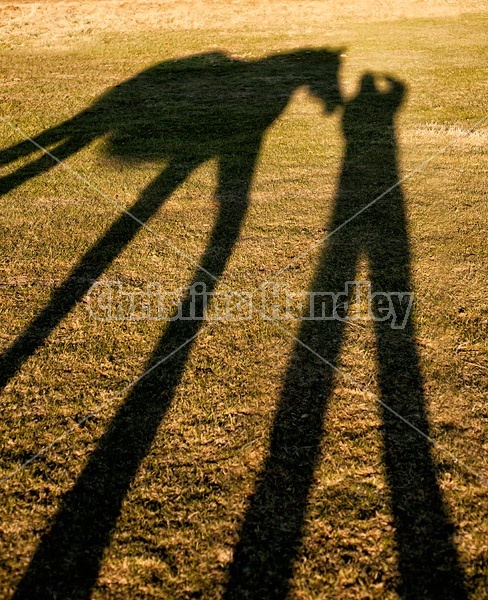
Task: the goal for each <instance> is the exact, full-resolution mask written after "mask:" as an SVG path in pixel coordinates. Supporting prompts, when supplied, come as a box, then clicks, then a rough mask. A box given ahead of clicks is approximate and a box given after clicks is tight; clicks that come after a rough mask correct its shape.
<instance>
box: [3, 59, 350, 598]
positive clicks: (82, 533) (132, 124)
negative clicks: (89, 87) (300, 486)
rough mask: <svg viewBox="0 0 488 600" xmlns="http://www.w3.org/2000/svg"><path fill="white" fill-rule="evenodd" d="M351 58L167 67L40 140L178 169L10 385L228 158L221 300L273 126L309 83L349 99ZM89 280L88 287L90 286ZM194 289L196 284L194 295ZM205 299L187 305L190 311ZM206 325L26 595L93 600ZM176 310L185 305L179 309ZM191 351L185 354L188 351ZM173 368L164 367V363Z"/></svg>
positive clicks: (95, 460)
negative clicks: (344, 74)
mask: <svg viewBox="0 0 488 600" xmlns="http://www.w3.org/2000/svg"><path fill="white" fill-rule="evenodd" d="M339 63H340V58H339V54H338V53H337V52H331V51H329V50H301V51H296V52H291V53H286V54H281V55H275V56H270V57H268V58H265V59H262V60H259V61H254V62H245V61H237V60H232V59H230V58H228V57H227V56H225V55H223V54H220V53H212V54H205V55H200V56H197V57H192V58H188V59H181V60H177V61H172V62H168V63H162V64H159V65H157V66H155V67H153V68H151V69H148V70H147V71H145V72H143V73H141V74H140V75H138V76H137V77H135V78H133V79H131V80H129V81H127V82H125V83H123V84H122V85H120V86H118V87H117V88H115V89H113V90H111V91H109V92H108V93H107V94H106V95H105V96H103V97H102V98H101V99H100V100H99V101H98V102H97V103H95V104H94V105H93V106H91V107H90V108H88V109H87V110H86V111H83V112H82V113H80V114H79V115H77V116H75V117H74V118H73V119H70V120H69V121H66V122H64V123H62V124H61V125H59V126H57V127H54V128H52V129H50V130H48V131H46V132H44V133H41V134H40V135H39V136H37V137H36V138H34V142H35V143H36V144H38V145H39V146H42V147H44V148H46V147H47V148H49V149H50V151H51V152H52V155H54V156H56V157H57V158H58V159H59V160H64V159H66V158H67V157H68V156H70V155H71V154H73V152H75V151H77V150H79V149H81V148H82V147H84V146H86V145H87V144H88V143H90V142H91V141H92V140H94V139H96V138H98V137H100V136H103V135H108V136H109V139H108V142H109V151H110V152H111V154H114V155H117V156H121V157H126V158H144V156H145V154H146V153H147V154H153V153H154V152H157V153H158V155H159V156H160V157H167V158H168V159H169V166H168V167H167V168H166V169H165V170H164V171H163V172H162V173H161V174H160V175H159V176H158V177H157V178H156V180H155V181H153V182H152V183H151V184H150V185H149V186H148V188H147V189H145V190H144V191H143V192H142V194H141V196H140V197H139V198H138V200H137V201H136V202H135V204H134V205H133V206H132V207H131V209H130V213H131V214H130V215H128V214H127V213H124V214H122V215H121V216H120V217H119V218H118V219H117V220H116V221H115V222H114V223H113V225H112V226H111V227H110V228H109V230H108V231H107V233H106V234H105V235H104V236H103V238H101V239H100V240H99V241H97V242H96V243H95V244H94V245H93V247H92V248H91V249H90V250H89V251H88V252H87V253H86V254H85V255H84V256H83V257H82V259H81V260H80V261H79V262H78V264H77V265H76V266H75V267H74V268H73V270H72V271H71V274H70V276H69V277H68V278H67V279H66V281H65V282H64V283H63V284H62V285H61V286H60V287H59V288H58V289H57V290H56V291H55V292H54V294H53V296H52V299H51V301H50V302H49V304H48V306H46V308H45V309H44V310H43V311H42V312H41V313H40V314H39V316H37V317H36V318H35V319H34V320H33V321H32V322H31V323H30V324H29V326H28V327H27V328H26V330H25V332H24V333H23V334H22V335H21V336H19V338H18V339H17V340H16V341H15V342H14V343H13V345H12V346H11V347H10V349H9V350H8V351H7V352H6V353H5V354H4V356H3V358H2V359H1V361H0V372H1V384H3V385H5V383H6V382H7V381H8V380H9V378H10V377H12V376H13V375H14V374H15V372H16V371H17V370H18V369H19V368H20V367H21V365H22V364H23V362H24V361H25V360H26V359H27V358H28V356H29V355H31V354H32V353H33V352H34V351H35V350H36V349H37V348H38V347H39V346H41V345H42V343H43V342H44V340H45V339H46V338H47V336H48V335H49V333H50V332H51V331H52V330H53V329H54V328H55V327H56V326H57V324H58V323H59V322H60V321H61V320H62V318H63V317H64V316H65V315H66V314H67V313H68V312H69V311H70V310H71V308H72V307H73V306H74V305H75V303H76V302H77V301H79V300H80V299H81V298H82V297H83V295H84V294H85V293H86V292H87V291H88V289H89V287H90V285H91V282H90V280H93V279H97V278H98V277H99V276H100V275H101V274H102V273H103V271H104V270H105V269H106V268H107V267H108V266H109V265H110V263H111V262H112V261H113V260H114V259H115V258H116V257H117V255H118V254H119V253H120V252H121V251H122V250H123V248H124V247H125V246H126V245H127V244H128V243H129V242H130V241H131V240H132V239H133V238H134V236H135V234H136V233H137V231H138V230H139V229H140V228H141V227H142V226H143V224H145V223H146V222H147V221H148V220H149V219H150V218H151V217H152V216H153V215H154V214H155V213H156V211H157V210H158V209H159V208H160V206H161V205H162V203H163V202H164V200H165V199H166V198H168V197H169V196H170V194H171V193H172V192H173V191H174V190H175V188H176V187H177V186H178V185H179V184H181V183H182V182H183V181H184V180H185V178H186V177H187V176H188V175H189V174H190V173H191V172H192V171H193V170H194V169H195V168H196V167H197V166H198V165H199V164H201V163H202V162H204V161H206V160H208V159H210V158H213V157H217V158H218V161H219V175H218V189H217V200H218V202H219V213H218V216H217V218H216V222H215V225H214V228H213V231H212V233H211V237H210V241H209V243H208V245H207V248H206V250H205V251H204V253H203V255H202V257H201V260H200V268H199V270H197V271H196V273H195V274H194V279H193V281H194V283H197V282H201V283H204V284H205V285H206V290H207V292H208V293H211V292H212V291H213V290H214V289H215V286H216V284H217V282H218V281H219V278H220V277H221V275H222V273H223V272H224V269H225V265H226V263H227V261H228V259H229V257H230V255H231V253H232V249H233V247H234V245H235V243H236V241H237V239H238V236H239V231H240V228H241V225H242V222H243V219H244V216H245V214H246V209H247V206H248V202H249V189H250V185H251V179H252V176H253V172H254V169H255V163H256V159H257V157H258V153H259V149H260V145H261V142H262V139H263V136H264V133H265V131H266V129H267V128H268V127H269V126H270V125H271V124H272V123H273V121H274V120H275V119H276V118H277V117H278V116H279V115H280V113H281V112H282V111H283V110H284V108H285V107H286V105H287V103H288V101H289V99H290V96H291V94H292V92H293V91H294V90H295V89H296V88H298V87H301V86H307V87H308V88H309V89H310V91H311V92H312V93H313V94H314V95H315V96H317V97H318V98H319V99H321V100H322V101H323V103H324V105H325V107H326V108H327V110H329V111H332V110H333V109H334V108H335V107H336V106H338V105H339V104H340V102H341V98H340V94H339V86H338V69H339ZM33 149H35V147H34V146H33V145H32V142H28V141H26V142H22V143H20V144H17V145H16V146H14V147H12V148H9V149H6V150H4V151H3V152H2V153H0V164H1V163H3V164H5V163H8V162H11V161H13V160H15V159H16V158H19V157H21V156H27V155H30V153H31V152H32V151H33ZM55 164H56V161H55V160H53V158H52V157H50V156H48V155H44V156H41V157H40V158H38V159H37V160H35V161H33V162H31V163H30V164H28V165H26V166H25V167H22V168H20V169H18V170H17V171H15V172H14V173H12V174H11V175H7V176H5V177H4V178H3V179H1V180H0V189H1V190H2V191H3V193H6V192H7V191H9V190H10V189H13V188H14V187H15V186H17V185H19V184H21V183H22V182H23V181H25V180H27V179H29V178H30V177H32V176H34V175H37V174H40V173H42V172H45V171H47V170H48V169H50V168H51V167H53V166H54V165H55ZM84 281H86V282H87V283H84ZM191 287H192V286H190V288H191ZM192 303H193V296H192V295H191V294H190V293H189V294H188V295H187V296H186V297H185V298H184V299H183V301H182V308H181V314H190V312H189V310H190V308H191V304H192ZM192 308H193V309H194V310H196V315H195V316H196V317H197V318H196V319H192V320H181V319H175V320H172V321H171V322H170V323H169V325H168V327H167V329H166V330H165V333H164V335H163V336H162V338H161V339H160V341H159V343H158V344H157V346H156V348H155V349H154V352H153V355H152V357H151V358H150V359H149V361H148V363H147V370H152V372H151V374H150V375H149V376H146V377H144V378H142V379H140V380H139V381H138V382H137V383H136V384H135V385H134V386H133V388H132V389H131V391H130V393H129V394H128V397H127V399H126V400H125V402H124V404H123V406H122V407H121V409H120V410H119V411H118V412H117V414H116V416H115V417H114V418H113V420H112V421H111V423H110V425H109V427H108V429H107V431H106V433H105V434H104V435H103V436H102V438H101V439H100V441H99V443H98V446H97V448H96V449H95V451H94V452H93V453H92V455H91V456H90V458H89V460H88V462H87V464H86V466H85V467H84V469H83V471H82V473H81V475H80V476H79V478H78V480H77V481H76V483H75V485H74V487H73V489H72V490H71V491H69V492H68V493H67V494H66V495H65V497H64V498H63V502H62V506H61V508H60V510H59V511H58V513H57V515H56V516H55V517H54V523H53V525H52V527H51V529H50V530H49V531H48V532H47V533H46V534H45V535H44V536H43V538H42V540H41V542H40V545H39V547H38V549H37V551H36V553H35V555H34V556H33V558H32V560H31V562H30V564H29V566H28V568H27V571H26V573H25V575H24V577H23V579H22V580H21V582H20V583H19V585H18V587H17V590H16V594H15V598H17V599H19V598H36V599H41V598H53V597H62V598H88V597H89V596H90V595H91V590H92V589H93V586H94V584H95V582H96V580H97V576H98V571H99V567H100V561H101V558H102V554H103V550H104V548H105V547H106V546H107V545H108V544H109V541H110V535H111V532H112V530H113V528H114V526H115V523H116V520H117V517H118V515H119V513H120V510H121V505H122V502H123V499H124V497H125V495H126V493H127V490H128V488H129V486H130V484H131V482H132V481H133V479H134V477H135V474H136V472H137V469H138V467H139V465H140V463H141V461H142V460H143V458H144V456H145V455H146V454H147V452H148V451H149V448H150V446H151V443H152V441H153V439H154V436H155V434H156V431H157V429H158V427H159V425H160V423H161V420H162V419H163V417H164V415H165V412H166V410H167V408H168V407H169V404H170V402H171V399H172V397H173V395H174V391H175V388H176V386H177V385H178V383H179V381H180V378H181V374H182V372H183V370H184V366H185V363H186V359H187V357H188V354H189V351H190V348H191V342H192V340H193V339H194V338H195V337H196V335H197V334H198V332H199V330H200V328H201V325H202V320H201V317H202V316H203V315H202V310H203V309H202V307H201V306H200V307H195V306H193V307H192ZM175 309H176V307H175ZM182 346H183V347H182ZM172 353H174V354H173V356H171V360H170V361H169V362H166V363H165V364H164V365H162V366H160V367H158V369H153V367H154V365H156V364H157V363H158V361H159V360H160V359H161V357H167V356H170V355H171V354H172Z"/></svg>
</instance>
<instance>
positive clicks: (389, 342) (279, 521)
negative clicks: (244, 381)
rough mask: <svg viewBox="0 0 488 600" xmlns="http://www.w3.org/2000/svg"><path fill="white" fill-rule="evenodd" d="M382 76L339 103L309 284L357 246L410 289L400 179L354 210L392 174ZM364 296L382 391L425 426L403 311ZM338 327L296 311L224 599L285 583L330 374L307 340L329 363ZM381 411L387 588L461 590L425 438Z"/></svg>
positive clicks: (432, 592)
mask: <svg viewBox="0 0 488 600" xmlns="http://www.w3.org/2000/svg"><path fill="white" fill-rule="evenodd" d="M389 86H390V89H389V90H388V91H386V92H381V91H379V90H378V89H377V86H376V81H375V79H374V78H373V77H372V76H371V75H365V76H364V77H363V80H362V85H361V89H360V92H359V94H358V95H357V97H356V98H355V99H353V100H352V101H351V102H349V103H348V104H347V105H346V107H345V110H344V115H343V129H344V135H345V138H346V152H345V157H344V164H343V169H342V173H341V179H340V183H339V190H338V194H337V198H336V203H335V207H334V212H333V216H332V222H331V225H330V227H329V228H328V229H329V231H332V232H334V230H336V229H337V228H338V227H340V229H339V230H338V231H337V232H336V233H334V234H333V235H332V236H331V238H330V240H329V241H328V244H327V247H326V248H325V249H324V253H323V255H322V259H321V261H320V264H319V267H318V270H317V273H316V276H315V278H314V281H313V284H312V288H311V289H312V290H313V291H317V292H318V291H320V292H327V293H328V292H334V293H341V292H344V289H345V284H346V282H348V281H353V280H354V276H355V271H356V265H357V262H358V259H359V256H360V254H361V253H364V254H365V255H366V256H367V257H368V258H369V261H370V270H371V284H372V290H373V291H375V292H397V293H402V292H405V293H409V292H410V291H411V290H410V276H409V271H410V252H409V242H408V235H407V223H406V218H405V211H404V200H403V194H402V191H401V188H400V186H397V187H396V188H395V189H394V190H392V191H391V192H390V193H389V194H387V195H385V196H384V197H382V198H381V199H379V200H378V202H376V204H374V206H371V207H370V208H368V209H367V210H365V211H364V212H361V214H358V213H359V212H360V211H361V209H362V208H364V207H365V206H366V205H367V204H368V203H369V202H371V200H373V199H374V198H375V197H377V196H379V195H380V194H381V193H382V192H384V191H385V190H387V189H389V188H390V186H391V185H392V184H394V183H395V182H397V181H398V180H399V178H398V169H397V164H396V162H397V144H396V140H395V129H394V115H395V113H396V112H397V110H398V107H399V106H400V103H401V100H402V98H403V95H404V88H403V86H402V84H400V83H399V82H397V81H395V80H393V79H389ZM346 222H347V223H346ZM342 225H344V226H343V227H341V226H342ZM375 298H377V300H376V301H375V306H374V310H375V311H376V316H377V322H376V338H377V347H378V352H377V360H378V371H379V375H378V377H379V384H380V390H381V401H382V402H383V403H384V404H385V405H387V406H389V407H390V408H391V409H393V410H394V411H396V412H397V413H398V414H400V415H402V416H403V417H404V418H405V419H407V420H409V421H410V422H412V424H414V425H415V427H418V429H420V430H421V431H423V432H424V433H425V434H426V435H429V423H428V419H427V414H426V409H425V402H424V397H423V383H422V376H421V373H420V368H419V361H418V356H417V351H416V347H415V341H414V339H415V338H414V336H415V332H414V327H413V323H412V318H411V316H409V315H408V314H405V315H404V317H405V318H404V319H403V322H404V328H403V329H400V328H398V329H395V328H393V327H392V322H391V319H390V320H389V321H388V322H387V321H386V320H383V321H380V318H382V315H384V306H382V305H381V304H380V300H379V299H380V298H381V295H377V296H375ZM321 301H322V300H321ZM317 308H319V307H317ZM397 308H398V310H399V311H401V310H402V308H401V307H397ZM319 313H320V311H319V310H317V313H316V314H319ZM397 316H398V317H400V316H401V315H397ZM343 332H344V324H343V322H342V321H341V320H327V321H319V320H304V321H303V322H302V325H301V328H300V332H299V334H298V337H299V340H300V342H301V343H300V344H297V345H296V347H295V350H294V352H293V354H292V357H291V360H290V364H289V368H288V371H287V374H286V377H285V381H284V384H283V390H282V394H281V400H280V404H279V407H278V409H277V412H276V417H275V420H274V424H273V428H272V431H271V439H270V445H269V450H268V455H267V458H266V461H265V464H264V467H263V469H262V472H261V474H260V475H259V476H258V480H257V483H256V487H255V491H254V494H253V495H252V497H251V498H250V502H249V507H248V509H247V512H246V515H245V518H244V522H243V525H242V528H241V531H240V537H239V541H238V544H237V546H236V549H235V553H234V560H233V563H232V565H231V567H230V571H229V581H228V585H227V590H226V594H225V598H226V599H227V600H230V599H232V600H237V599H239V600H243V599H246V598H252V599H256V598H263V599H267V600H269V599H278V598H280V599H281V598H285V597H287V596H288V594H289V592H290V589H291V585H292V577H293V564H294V561H295V559H296V558H297V556H298V553H299V552H300V544H301V541H302V536H303V527H304V522H305V518H306V512H307V504H308V501H309V495H310V489H311V486H312V485H313V481H314V471H315V468H316V465H317V462H318V461H319V459H320V442H321V437H322V434H323V423H324V417H325V415H326V411H327V403H328V399H329V397H330V395H331V392H332V389H333V384H334V380H335V378H336V377H339V375H336V374H335V373H334V370H333V369H332V368H330V367H327V366H323V368H319V367H318V366H317V364H316V361H313V356H312V355H311V353H310V351H309V350H308V349H307V348H311V349H313V350H314V351H315V352H317V353H318V354H320V355H321V356H322V357H323V358H324V359H325V360H326V361H327V362H328V363H329V364H330V365H332V366H335V365H337V359H338V355H339V351H340V347H341V342H342V338H343ZM302 344H303V345H302ZM352 376H354V374H352ZM304 415H305V416H306V417H305V418H303V416H304ZM381 415H382V418H383V423H384V427H383V431H384V438H383V439H384V462H385V467H386V478H387V481H388V485H389V488H390V493H391V498H392V510H393V518H394V524H395V530H396V543H397V548H398V555H399V561H398V566H399V573H400V577H401V583H400V585H399V589H398V592H399V593H400V594H401V595H402V597H404V598H408V599H411V600H414V599H419V598H429V599H434V598H435V599H439V600H441V599H442V600H445V599H446V598H456V599H458V598H460V599H462V598H466V592H465V589H464V587H463V576H462V570H461V568H460V566H459V564H458V559H457V555H456V550H455V548H454V545H453V541H452V526H451V524H450V522H449V518H448V516H447V512H446V508H445V506H444V503H443V500H442V496H441V492H440V489H439V485H438V483H437V477H436V469H435V464H434V461H433V458H432V455H431V450H430V447H429V443H428V441H427V440H426V439H425V438H424V437H422V436H421V435H419V434H418V433H417V432H416V431H414V430H413V429H412V428H410V427H409V426H408V425H407V424H406V423H404V422H402V421H401V420H400V419H399V418H398V417H397V416H395V415H394V414H392V412H390V411H388V410H387V409H386V408H381Z"/></svg>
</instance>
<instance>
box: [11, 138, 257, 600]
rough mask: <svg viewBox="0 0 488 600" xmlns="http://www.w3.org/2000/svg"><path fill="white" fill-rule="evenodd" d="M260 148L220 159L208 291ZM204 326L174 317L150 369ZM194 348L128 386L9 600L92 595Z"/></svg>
mask: <svg viewBox="0 0 488 600" xmlns="http://www.w3.org/2000/svg"><path fill="white" fill-rule="evenodd" d="M257 152H258V144H255V145H253V146H252V149H250V150H249V152H248V153H247V154H246V155H245V158H244V157H243V155H239V156H238V157H232V156H229V155H224V156H223V157H222V159H221V162H220V175H219V177H220V179H219V189H218V193H217V195H218V198H219V201H220V213H219V215H218V217H217V222H216V224H215V227H214V231H213V233H212V236H211V240H210V243H209V245H208V247H207V250H206V251H205V253H204V255H203V257H202V260H201V266H202V267H203V269H204V270H205V271H202V270H199V271H198V272H197V273H196V274H195V279H194V282H204V283H205V284H206V286H207V291H208V292H211V291H212V290H213V289H214V288H215V286H216V284H217V282H218V280H219V278H220V276H221V275H222V273H223V271H224V268H225V265H226V263H227V261H228V259H229V257H230V255H231V253H232V249H233V247H234V244H235V243H236V240H237V238H238V236H239V231H240V228H241V225H242V222H243V219H244V216H245V214H246V209H247V205H248V194H249V186H250V182H251V177H252V173H253V169H254V164H255V159H256V157H257ZM206 271H208V272H211V273H212V274H213V275H214V278H210V277H208V276H207V275H206ZM197 297H198V296H197ZM193 302H194V297H193V296H191V295H190V294H189V295H187V296H186V297H185V298H184V300H183V301H182V308H181V314H183V315H185V314H190V313H189V309H190V305H191V304H192V303H193ZM192 308H196V311H197V312H196V316H197V317H201V316H202V314H201V311H202V307H200V308H198V307H195V306H194V304H193V306H192ZM199 313H200V314H199ZM202 323H203V321H202V320H198V319H192V320H174V321H171V322H170V323H169V325H168V328H167V330H166V332H165V333H164V335H163V337H162V338H161V340H160V342H159V344H158V345H157V347H156V349H155V351H154V353H153V356H152V358H151V359H150V361H149V362H148V364H147V368H148V369H150V368H151V367H152V366H153V365H155V364H156V363H157V362H158V361H159V360H161V358H164V357H165V356H168V355H169V354H171V352H173V351H174V350H176V349H177V348H179V347H180V346H181V345H182V344H184V343H185V342H187V341H188V340H192V339H193V338H194V337H195V336H196V335H197V334H198V331H199V329H200V328H201V326H202ZM191 347H192V343H191V342H190V343H187V344H186V345H185V346H184V347H182V348H181V349H180V350H179V351H178V352H176V353H175V354H174V356H173V357H172V358H171V359H170V360H169V361H168V362H166V363H165V364H164V365H162V366H161V367H159V368H156V369H154V371H152V372H151V374H150V375H148V376H147V377H144V378H142V379H141V380H140V381H139V382H138V383H137V384H136V385H135V386H134V387H133V388H132V389H131V391H130V393H129V395H128V397H127V399H126V401H125V402H124V404H123V406H122V407H121V408H120V410H119V411H118V412H117V414H116V416H115V417H114V419H113V420H112V422H111V423H110V425H109V428H108V430H107V432H106V433H105V434H104V435H103V436H102V438H101V439H100V441H99V443H98V446H97V448H96V450H95V451H94V452H93V454H92V455H91V456H90V459H89V461H88V464H87V465H86V467H85V468H84V470H83V472H82V473H81V475H80V477H79V478H78V480H77V482H76V484H75V486H74V488H73V489H72V490H71V491H69V492H68V493H67V494H66V496H65V498H64V500H63V504H62V507H61V509H60V511H59V512H58V514H57V515H56V517H55V519H54V524H53V526H52V528H51V529H50V531H49V532H48V533H47V534H46V535H45V536H44V537H43V539H42V540H41V543H40V545H39V548H38V550H37V552H36V554H35V555H34V557H33V559H32V561H31V563H30V565H29V568H28V570H27V572H26V574H25V576H24V578H23V579H22V581H21V582H20V584H19V586H18V588H17V591H16V594H15V596H14V598H16V599H20V598H24V599H26V598H36V599H39V598H46V599H47V598H54V597H59V598H80V599H81V598H83V599H85V598H89V597H90V595H91V590H92V588H93V586H94V585H95V582H96V579H97V576H98V571H99V568H100V562H101V559H102V555H103V550H104V548H105V547H106V546H107V545H108V544H109V541H110V536H111V533H112V530H113V528H114V526H115V523H116V520H117V517H118V515H119V513H120V510H121V506H122V502H123V500H124V497H125V495H126V493H127V491H128V489H129V486H130V485H131V482H132V481H133V479H134V477H135V475H136V472H137V469H138V467H139V465H140V463H141V461H142V460H143V458H144V457H145V456H146V454H147V452H148V451H149V449H150V447H151V444H152V441H153V440H154V436H155V435H156V432H157V430H158V427H159V425H160V423H161V421H162V419H163V418H164V415H165V414H166V411H167V409H168V407H169V405H170V403H171V400H172V397H173V395H174V392H175V389H176V387H177V385H178V383H179V381H180V379H181V375H182V373H183V371H184V367H185V363H186V360H187V358H188V354H189V352H190V349H191Z"/></svg>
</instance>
